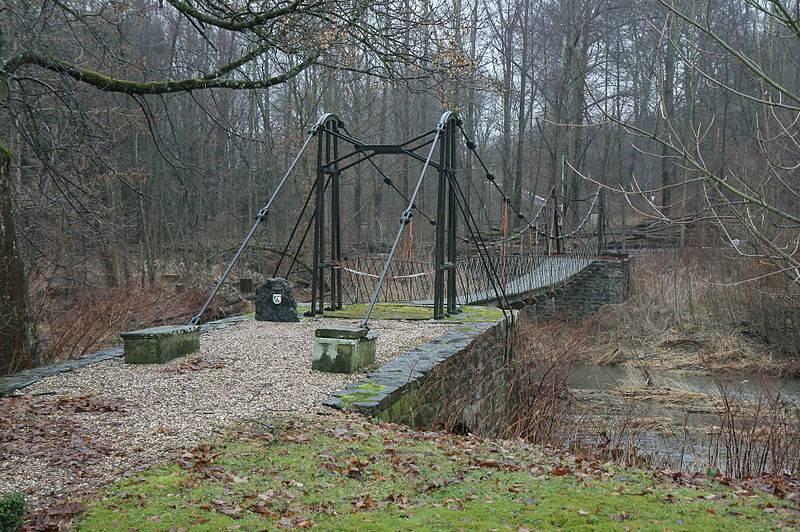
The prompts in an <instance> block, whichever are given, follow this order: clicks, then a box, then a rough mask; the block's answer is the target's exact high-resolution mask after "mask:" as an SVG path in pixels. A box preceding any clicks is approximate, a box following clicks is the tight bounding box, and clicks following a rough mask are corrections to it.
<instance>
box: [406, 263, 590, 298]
mask: <svg viewBox="0 0 800 532" xmlns="http://www.w3.org/2000/svg"><path fill="white" fill-rule="evenodd" d="M593 261H594V259H588V258H582V257H574V256H543V257H540V260H539V262H538V264H537V265H536V267H535V268H533V269H531V270H530V271H528V272H527V273H525V274H524V275H517V276H514V277H513V278H511V279H509V280H508V282H506V285H505V294H506V297H507V298H509V299H513V298H514V297H516V296H519V295H522V294H528V293H530V292H538V291H540V290H543V289H546V288H549V287H551V286H555V285H558V284H561V283H563V282H564V281H566V280H569V279H570V278H572V277H574V276H575V275H577V274H579V273H580V272H581V271H583V270H584V269H585V268H586V267H587V266H589V265H590V264H591V263H592V262H593ZM497 300H498V296H497V293H496V292H495V291H494V290H493V289H491V288H489V289H486V290H481V291H477V292H472V293H468V294H459V295H458V297H457V301H458V303H459V304H460V305H478V304H486V303H492V302H496V301H497ZM412 303H413V304H415V305H426V306H427V305H433V299H423V300H418V301H413V302H412Z"/></svg>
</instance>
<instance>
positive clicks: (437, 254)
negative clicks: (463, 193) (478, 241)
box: [433, 131, 448, 320]
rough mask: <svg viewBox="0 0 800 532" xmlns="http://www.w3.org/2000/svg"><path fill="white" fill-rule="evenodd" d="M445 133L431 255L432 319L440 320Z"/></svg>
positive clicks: (442, 144) (444, 199) (445, 199)
mask: <svg viewBox="0 0 800 532" xmlns="http://www.w3.org/2000/svg"><path fill="white" fill-rule="evenodd" d="M447 138H448V136H447V132H446V131H445V135H444V137H443V138H442V140H441V143H440V144H439V181H438V186H437V192H436V226H435V236H436V238H435V242H436V247H435V249H434V253H433V255H434V256H433V262H434V268H435V272H434V280H433V319H435V320H440V319H442V318H443V317H444V289H445V285H444V277H445V261H444V257H445V231H446V229H447V222H446V216H447V211H446V207H447V196H446V195H445V194H446V185H447V171H448V169H447V167H446V160H447V155H448V149H447Z"/></svg>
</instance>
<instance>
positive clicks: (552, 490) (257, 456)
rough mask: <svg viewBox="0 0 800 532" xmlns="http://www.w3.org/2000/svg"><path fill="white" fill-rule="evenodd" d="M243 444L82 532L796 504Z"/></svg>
mask: <svg viewBox="0 0 800 532" xmlns="http://www.w3.org/2000/svg"><path fill="white" fill-rule="evenodd" d="M270 431H271V432H270V433H263V432H262V433H255V432H250V431H247V432H242V433H238V434H232V435H230V436H229V437H228V438H227V439H225V440H222V441H220V442H219V443H217V444H215V445H214V446H213V447H211V448H208V447H206V448H204V449H196V450H194V451H193V452H192V454H191V455H185V456H184V458H183V460H182V462H183V463H182V464H181V465H178V464H174V465H165V466H162V467H158V468H153V469H150V470H148V471H146V472H144V473H142V474H140V475H138V476H137V477H134V478H133V479H130V480H126V481H121V482H119V483H117V484H116V485H114V486H113V487H112V488H110V489H109V490H108V491H107V493H106V494H105V496H104V497H101V498H98V499H96V500H94V501H90V502H89V504H88V507H87V510H86V511H85V513H84V514H82V515H81V516H80V518H79V520H78V521H77V527H78V528H79V529H82V530H110V529H115V530H129V529H136V530H169V529H189V528H191V529H193V530H195V529H197V530H225V529H229V528H231V527H237V528H241V529H243V530H263V529H275V528H279V527H289V526H313V527H314V528H320V529H337V530H364V529H368V530H422V529H461V528H463V529H469V530H476V529H479V530H488V529H511V530H518V529H519V528H528V529H541V528H554V527H569V528H585V529H588V528H592V529H618V530H622V529H702V530H724V529H730V530H733V529H741V528H742V527H744V528H747V529H770V528H775V527H777V526H796V525H797V524H798V522H797V521H792V520H791V519H796V513H795V511H794V510H792V509H790V508H788V507H787V506H786V504H787V503H786V502H784V501H782V500H779V499H777V498H775V497H772V496H770V495H766V494H753V495H750V496H747V497H740V496H738V495H737V494H736V493H735V492H734V491H733V489H732V488H729V487H725V486H722V485H719V484H718V483H716V482H715V481H713V480H707V479H704V480H702V481H697V482H698V485H693V486H681V485H676V484H672V483H665V482H664V481H660V480H655V476H654V474H653V472H650V471H645V470H626V469H622V468H618V467H615V466H611V465H608V464H602V463H589V462H582V463H577V462H576V461H575V459H574V458H573V457H570V456H569V455H566V454H564V453H560V452H555V451H548V450H544V449H540V448H537V447H530V446H524V445H520V444H516V443H510V442H492V441H487V440H479V439H472V438H465V437H456V436H442V435H432V434H429V433H417V432H413V431H411V430H408V429H401V428H397V427H394V426H388V425H374V424H369V423H366V422H364V421H361V420H360V418H358V419H357V418H353V417H351V418H348V419H342V418H339V417H336V418H335V419H333V420H323V421H319V420H311V419H309V420H306V421H303V422H301V423H299V424H294V425H289V426H285V427H284V428H282V429H274V428H271V429H270Z"/></svg>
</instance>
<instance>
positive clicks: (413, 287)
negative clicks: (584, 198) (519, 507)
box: [336, 249, 594, 305]
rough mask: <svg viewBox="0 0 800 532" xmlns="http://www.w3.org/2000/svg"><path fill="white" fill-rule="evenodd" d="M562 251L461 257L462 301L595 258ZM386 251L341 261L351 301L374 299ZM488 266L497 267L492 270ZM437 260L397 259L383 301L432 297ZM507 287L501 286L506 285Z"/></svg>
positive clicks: (547, 282)
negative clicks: (372, 296)
mask: <svg viewBox="0 0 800 532" xmlns="http://www.w3.org/2000/svg"><path fill="white" fill-rule="evenodd" d="M572 251H574V252H573V253H564V254H559V255H546V254H521V253H514V254H511V255H507V256H503V255H502V254H501V253H493V254H491V255H489V256H488V257H487V256H483V257H481V256H478V255H470V256H467V257H463V258H460V259H458V260H457V261H456V263H455V265H454V267H455V269H456V290H457V294H458V295H457V301H458V304H459V305H467V304H473V303H484V302H489V301H497V300H499V299H501V297H502V295H505V296H507V297H513V296H516V295H519V294H523V293H527V292H531V291H535V290H541V289H545V288H547V287H551V286H556V285H559V284H560V283H563V282H564V281H566V280H567V279H569V278H570V277H572V276H573V275H575V274H577V273H578V272H580V271H581V270H582V269H583V268H585V267H586V266H587V265H588V264H589V263H591V262H592V260H594V258H593V256H592V255H590V254H588V253H579V252H578V250H577V249H575V250H572ZM384 261H385V259H384V258H383V257H380V256H378V257H359V258H351V259H345V260H343V261H341V262H340V263H338V264H337V265H336V267H338V268H339V269H340V270H341V271H342V289H343V290H342V291H343V295H344V300H345V301H346V302H347V303H350V304H353V303H364V302H367V301H369V298H370V296H371V295H372V293H373V291H374V289H375V286H376V283H377V281H378V277H379V275H380V273H381V270H382V268H383V267H384V264H385V262H384ZM487 269H488V271H491V272H494V274H492V275H490V274H489V273H487ZM433 274H434V265H433V263H432V262H426V261H393V262H392V263H391V266H390V269H389V273H388V274H387V276H386V279H385V281H384V286H383V290H382V292H381V296H380V299H379V302H381V303H410V302H413V303H423V304H426V303H427V304H430V303H432V302H433V294H434V276H433ZM501 287H502V289H501Z"/></svg>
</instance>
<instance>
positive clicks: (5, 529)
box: [0, 491, 25, 532]
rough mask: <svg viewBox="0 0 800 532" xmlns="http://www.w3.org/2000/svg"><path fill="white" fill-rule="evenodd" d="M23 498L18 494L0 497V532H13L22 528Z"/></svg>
mask: <svg viewBox="0 0 800 532" xmlns="http://www.w3.org/2000/svg"><path fill="white" fill-rule="evenodd" d="M24 515H25V497H23V496H22V494H21V493H19V492H16V491H15V492H12V493H9V494H7V495H0V532H14V531H15V530H17V529H19V528H20V527H21V526H22V518H23V516H24Z"/></svg>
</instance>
